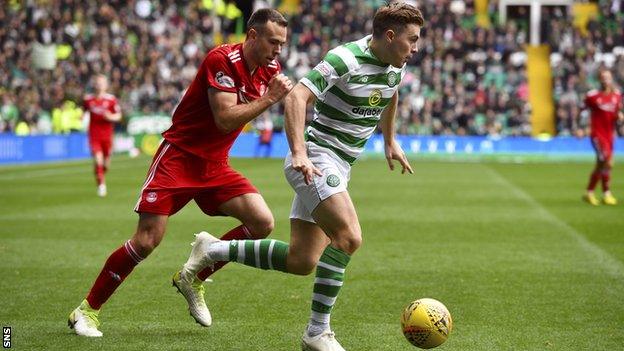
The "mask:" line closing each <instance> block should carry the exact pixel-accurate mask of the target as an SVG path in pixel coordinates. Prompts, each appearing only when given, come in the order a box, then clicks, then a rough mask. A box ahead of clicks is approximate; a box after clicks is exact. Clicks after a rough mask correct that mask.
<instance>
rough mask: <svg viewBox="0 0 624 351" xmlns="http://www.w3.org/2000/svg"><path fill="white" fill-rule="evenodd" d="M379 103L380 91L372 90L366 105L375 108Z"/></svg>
mask: <svg viewBox="0 0 624 351" xmlns="http://www.w3.org/2000/svg"><path fill="white" fill-rule="evenodd" d="M380 101H381V90H379V89H375V90H373V91H372V92H371V94H370V96H369V97H368V104H369V105H370V106H377V105H379V102H380Z"/></svg>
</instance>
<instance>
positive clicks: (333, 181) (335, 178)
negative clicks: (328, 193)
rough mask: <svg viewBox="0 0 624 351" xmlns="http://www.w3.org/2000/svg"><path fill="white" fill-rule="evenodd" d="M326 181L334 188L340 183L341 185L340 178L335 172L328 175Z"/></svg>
mask: <svg viewBox="0 0 624 351" xmlns="http://www.w3.org/2000/svg"><path fill="white" fill-rule="evenodd" d="M326 182H327V185H329V186H331V187H332V188H335V187H337V186H338V185H340V178H339V177H338V176H337V175H335V174H330V175H328V176H327V180H326Z"/></svg>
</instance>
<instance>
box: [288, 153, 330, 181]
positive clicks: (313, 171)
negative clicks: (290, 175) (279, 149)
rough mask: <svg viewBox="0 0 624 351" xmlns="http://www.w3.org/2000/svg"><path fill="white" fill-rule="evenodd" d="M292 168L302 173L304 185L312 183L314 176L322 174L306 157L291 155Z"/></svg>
mask: <svg viewBox="0 0 624 351" xmlns="http://www.w3.org/2000/svg"><path fill="white" fill-rule="evenodd" d="M292 167H293V168H294V169H295V170H296V171H299V172H301V173H303V180H304V181H305V183H306V184H310V183H312V179H313V178H314V175H317V176H322V175H323V173H321V171H320V170H319V169H318V168H316V167H315V166H314V164H313V163H312V161H310V159H309V158H308V156H307V155H292Z"/></svg>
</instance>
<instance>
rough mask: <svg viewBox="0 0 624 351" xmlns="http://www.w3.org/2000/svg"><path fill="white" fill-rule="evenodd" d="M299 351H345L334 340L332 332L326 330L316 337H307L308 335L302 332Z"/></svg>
mask: <svg viewBox="0 0 624 351" xmlns="http://www.w3.org/2000/svg"><path fill="white" fill-rule="evenodd" d="M301 351H345V349H344V348H343V347H342V346H340V343H338V340H336V338H335V336H334V332H332V331H331V330H329V329H327V330H325V331H324V332H322V333H321V334H319V335H317V336H308V333H307V332H304V333H303V339H302V340H301Z"/></svg>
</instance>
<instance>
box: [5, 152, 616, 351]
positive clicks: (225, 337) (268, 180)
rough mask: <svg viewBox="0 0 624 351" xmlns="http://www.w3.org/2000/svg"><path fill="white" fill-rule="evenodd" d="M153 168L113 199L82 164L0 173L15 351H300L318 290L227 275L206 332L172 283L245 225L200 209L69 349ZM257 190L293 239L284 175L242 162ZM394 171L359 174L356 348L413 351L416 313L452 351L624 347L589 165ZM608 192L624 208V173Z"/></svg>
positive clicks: (376, 167) (378, 167) (214, 296)
mask: <svg viewBox="0 0 624 351" xmlns="http://www.w3.org/2000/svg"><path fill="white" fill-rule="evenodd" d="M148 163H149V160H148V159H147V158H138V159H128V158H122V157H118V158H116V159H114V162H113V166H112V169H111V171H110V173H109V176H108V183H109V196H108V197H107V198H105V199H100V198H97V197H96V196H95V186H94V184H93V179H92V175H91V166H90V164H89V163H88V162H76V163H66V164H54V165H37V166H15V167H13V166H12V167H2V168H0V273H1V274H2V280H1V281H2V283H1V284H2V288H1V289H0V298H1V299H2V304H1V305H0V323H1V324H2V325H3V326H11V327H12V332H13V338H12V342H13V348H14V349H16V350H48V349H58V350H77V349H100V350H226V351H227V350H241V351H250V350H298V349H299V340H300V336H301V333H302V331H303V328H304V326H305V323H306V321H307V318H308V315H309V305H310V301H309V300H310V295H311V287H312V282H313V277H312V276H308V277H296V276H289V275H286V274H283V273H278V272H264V271H259V270H255V269H252V268H248V267H245V266H241V265H235V264H231V265H229V266H227V267H226V268H225V269H224V270H223V271H221V272H220V273H218V274H217V275H215V276H214V280H215V282H214V283H212V284H209V285H208V286H207V299H208V304H209V306H210V307H211V310H212V312H213V318H214V325H213V326H212V327H210V328H201V327H199V326H198V325H197V324H195V323H194V322H193V321H192V319H191V317H190V316H189V315H188V312H187V311H186V307H185V303H184V300H183V298H182V297H181V296H180V295H179V294H177V293H176V292H175V289H174V288H172V287H171V284H170V277H171V275H172V273H173V272H174V271H175V270H177V269H178V268H179V267H180V265H181V264H182V263H183V262H184V261H185V260H186V258H187V255H188V253H189V250H190V246H189V243H190V241H191V240H192V234H193V233H194V232H198V231H200V230H207V231H210V232H212V233H216V234H221V233H223V232H225V231H226V230H228V229H229V228H231V227H233V226H235V225H237V224H236V222H235V221H234V220H232V219H228V218H209V217H206V216H204V215H202V213H201V211H200V210H199V209H198V208H197V207H196V206H195V205H194V204H191V205H189V206H187V207H186V208H185V209H183V210H182V211H181V212H180V213H179V214H177V215H175V216H174V217H172V218H171V220H170V225H169V228H168V234H167V236H166V237H165V239H164V241H163V242H162V244H161V246H160V247H159V248H158V249H157V250H156V251H155V252H154V253H153V254H152V256H151V257H150V258H149V259H147V260H146V261H145V262H143V263H141V265H139V266H138V267H137V268H136V269H135V270H134V272H133V273H132V275H130V277H129V278H128V279H127V280H126V282H125V283H124V284H123V285H122V286H121V287H120V289H119V290H118V291H117V293H116V294H115V295H113V297H112V298H111V299H110V300H109V302H108V303H107V304H106V305H105V306H104V308H103V310H102V312H101V313H100V320H101V321H102V323H103V324H102V326H101V330H102V331H103V332H104V337H103V338H101V339H95V340H94V339H86V338H80V337H77V336H75V335H73V334H72V333H71V332H70V330H69V329H68V328H67V326H66V320H67V315H68V314H69V312H70V311H71V310H72V309H73V308H75V307H76V305H77V304H78V303H80V301H81V300H82V299H83V298H84V296H85V294H86V293H87V291H88V289H89V288H90V286H91V284H92V282H93V280H94V279H95V277H96V275H97V274H98V272H99V270H100V268H101V266H102V264H103V262H104V261H105V259H106V258H107V257H108V255H109V254H110V253H111V252H112V251H113V250H114V249H115V248H117V247H119V246H120V245H121V244H122V243H123V241H124V240H126V239H127V238H128V237H129V236H130V235H131V233H132V232H133V230H134V228H135V225H136V220H137V218H136V215H135V214H134V213H133V212H132V208H133V206H134V204H135V202H136V198H137V195H138V191H139V188H140V185H141V184H142V182H143V180H144V176H145V173H146V171H147V167H148ZM232 164H233V166H234V167H235V168H237V169H240V170H241V171H242V172H243V173H244V174H245V175H247V176H248V177H249V178H250V179H251V180H252V181H253V182H254V184H256V186H257V187H258V188H259V189H260V191H261V192H262V194H263V195H264V197H265V199H266V200H267V202H268V204H269V206H270V207H271V209H272V210H273V213H274V215H275V218H276V230H275V232H274V234H273V237H274V238H278V239H283V240H288V230H289V229H288V213H289V209H290V204H291V200H292V192H291V189H290V187H289V186H288V185H287V183H286V181H285V180H284V178H283V175H282V171H281V169H282V160H240V159H239V160H233V161H232ZM413 166H414V168H415V171H416V174H414V175H411V176H401V175H400V174H399V173H397V172H394V173H390V172H388V170H387V166H386V165H385V161H384V160H366V161H363V162H361V163H359V164H357V165H356V166H355V168H354V171H353V175H352V181H351V184H350V191H351V194H352V197H353V199H354V202H355V204H356V208H357V209H358V214H359V217H360V220H361V223H362V228H363V233H364V245H363V247H362V248H361V250H360V251H358V253H357V254H356V255H355V256H354V257H353V259H352V260H351V263H350V265H349V268H348V270H347V277H346V283H345V286H344V288H343V289H342V291H341V294H340V296H339V299H338V302H337V305H336V307H335V309H334V314H333V317H332V326H333V328H334V330H335V332H336V335H337V337H338V339H339V340H340V341H341V343H342V344H343V345H344V346H345V348H346V349H348V350H352V351H360V350H375V351H377V350H392V351H397V350H413V349H414V348H413V347H412V346H410V345H409V344H408V343H407V341H406V340H405V339H404V338H403V336H402V334H401V332H400V326H399V317H400V312H401V311H402V309H403V308H404V307H405V306H406V305H407V304H408V303H409V302H410V301H411V300H413V299H416V298H420V297H433V298H436V299H439V300H440V301H442V302H444V303H445V304H446V306H447V307H448V308H449V310H450V311H451V313H452V315H453V319H454V330H453V333H452V334H451V337H450V338H449V340H448V342H447V343H446V344H444V345H443V346H441V347H440V349H441V350H575V351H577V350H621V349H622V345H623V344H624V303H623V301H624V263H623V262H624V205H619V206H615V207H606V206H600V207H590V206H588V205H586V204H584V203H582V202H581V201H580V196H581V194H582V191H583V188H584V186H585V183H586V179H587V174H588V172H589V169H590V168H591V164H590V163H530V164H507V163H496V162H484V163H479V162H470V163H461V162H454V163H450V162H441V161H433V160H420V161H418V160H416V161H413ZM612 188H613V190H614V192H615V194H616V195H618V194H619V195H620V196H621V200H624V167H623V166H621V165H620V166H616V168H615V170H614V173H613V180H612Z"/></svg>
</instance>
